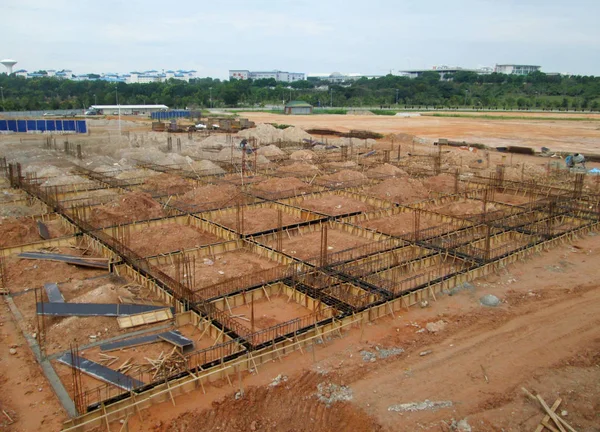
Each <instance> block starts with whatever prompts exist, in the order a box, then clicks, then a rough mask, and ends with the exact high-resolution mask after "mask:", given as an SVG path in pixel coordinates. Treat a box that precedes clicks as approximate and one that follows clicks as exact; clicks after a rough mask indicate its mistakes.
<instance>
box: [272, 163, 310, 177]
mask: <svg viewBox="0 0 600 432" xmlns="http://www.w3.org/2000/svg"><path fill="white" fill-rule="evenodd" d="M317 171H319V168H318V167H317V166H315V165H312V164H309V163H306V162H294V163H293V164H291V165H283V166H280V167H279V168H277V172H278V173H290V174H306V175H312V174H314V173H315V172H317Z"/></svg>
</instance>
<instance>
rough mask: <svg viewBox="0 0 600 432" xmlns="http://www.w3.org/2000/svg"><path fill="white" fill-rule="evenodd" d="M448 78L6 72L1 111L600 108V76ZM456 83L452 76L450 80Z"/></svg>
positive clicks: (467, 75) (1, 82)
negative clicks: (110, 76)
mask: <svg viewBox="0 0 600 432" xmlns="http://www.w3.org/2000/svg"><path fill="white" fill-rule="evenodd" d="M445 78H446V79H444V80H441V79H440V74H439V73H437V72H434V71H431V72H425V73H424V74H423V75H422V76H420V77H418V78H415V79H410V78H407V77H401V76H395V75H387V76H384V77H381V78H376V79H367V78H362V79H360V80H358V81H354V82H347V83H339V84H330V83H328V82H326V81H320V80H307V81H298V82H294V83H291V84H288V83H277V82H276V81H275V80H274V79H262V80H255V81H252V80H247V81H237V80H232V81H221V80H218V79H212V78H201V79H195V80H192V81H191V82H189V83H186V82H184V81H177V80H169V81H167V82H164V83H151V84H124V83H111V82H107V81H100V80H91V81H72V80H61V79H57V78H33V79H25V78H22V77H15V76H7V75H4V74H3V75H0V88H1V89H0V90H1V91H2V94H3V97H2V100H1V101H0V103H1V106H0V110H2V111H19V110H52V109H83V108H88V107H89V106H90V105H94V104H99V105H113V104H116V103H117V102H118V103H119V104H122V105H125V104H165V105H168V106H169V107H172V108H185V107H189V108H205V107H211V106H212V107H240V108H242V107H262V106H266V105H271V104H276V105H281V104H282V103H285V102H288V101H290V100H304V101H306V102H309V103H311V104H312V105H314V106H316V107H319V106H321V107H329V106H335V107H363V106H369V107H373V106H380V107H389V108H403V107H439V108H444V107H445V108H458V107H471V108H475V109H522V110H526V109H548V110H549V109H553V110H557V109H558V110H583V111H598V110H600V77H594V76H558V75H546V74H544V73H541V72H536V73H532V74H530V75H527V76H516V75H504V74H496V73H493V74H490V75H477V74H475V73H472V72H458V73H456V74H455V75H453V76H448V75H446V77H445ZM448 78H450V79H448Z"/></svg>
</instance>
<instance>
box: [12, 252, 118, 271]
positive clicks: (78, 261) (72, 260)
mask: <svg viewBox="0 0 600 432" xmlns="http://www.w3.org/2000/svg"><path fill="white" fill-rule="evenodd" d="M17 256H18V257H19V258H26V259H39V260H50V261H61V262H64V263H67V264H73V265H76V266H80V267H92V268H98V269H103V270H106V269H108V263H107V262H103V261H88V260H86V259H85V258H83V257H79V256H74V255H62V254H52V253H39V252H23V253H20V254H19V255H17Z"/></svg>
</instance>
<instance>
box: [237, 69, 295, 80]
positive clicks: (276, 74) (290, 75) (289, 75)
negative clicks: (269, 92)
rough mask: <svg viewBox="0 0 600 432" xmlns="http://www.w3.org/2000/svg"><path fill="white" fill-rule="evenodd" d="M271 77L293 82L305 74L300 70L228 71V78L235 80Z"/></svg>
mask: <svg viewBox="0 0 600 432" xmlns="http://www.w3.org/2000/svg"><path fill="white" fill-rule="evenodd" d="M271 78H273V79H274V80H275V81H278V82H295V81H302V80H305V79H306V74H304V73H301V72H283V71H280V70H274V71H249V70H246V69H231V70H230V71H229V79H230V80H232V79H237V80H247V79H252V80H257V79H271Z"/></svg>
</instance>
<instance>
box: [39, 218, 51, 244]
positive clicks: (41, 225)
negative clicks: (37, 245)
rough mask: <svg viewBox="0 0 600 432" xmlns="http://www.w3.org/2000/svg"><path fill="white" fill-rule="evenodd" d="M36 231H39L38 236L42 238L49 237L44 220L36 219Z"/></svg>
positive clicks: (46, 238)
mask: <svg viewBox="0 0 600 432" xmlns="http://www.w3.org/2000/svg"><path fill="white" fill-rule="evenodd" d="M37 227H38V232H39V233H40V237H41V238H43V239H44V240H48V239H50V232H49V231H48V227H47V226H46V224H44V222H42V221H37Z"/></svg>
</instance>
